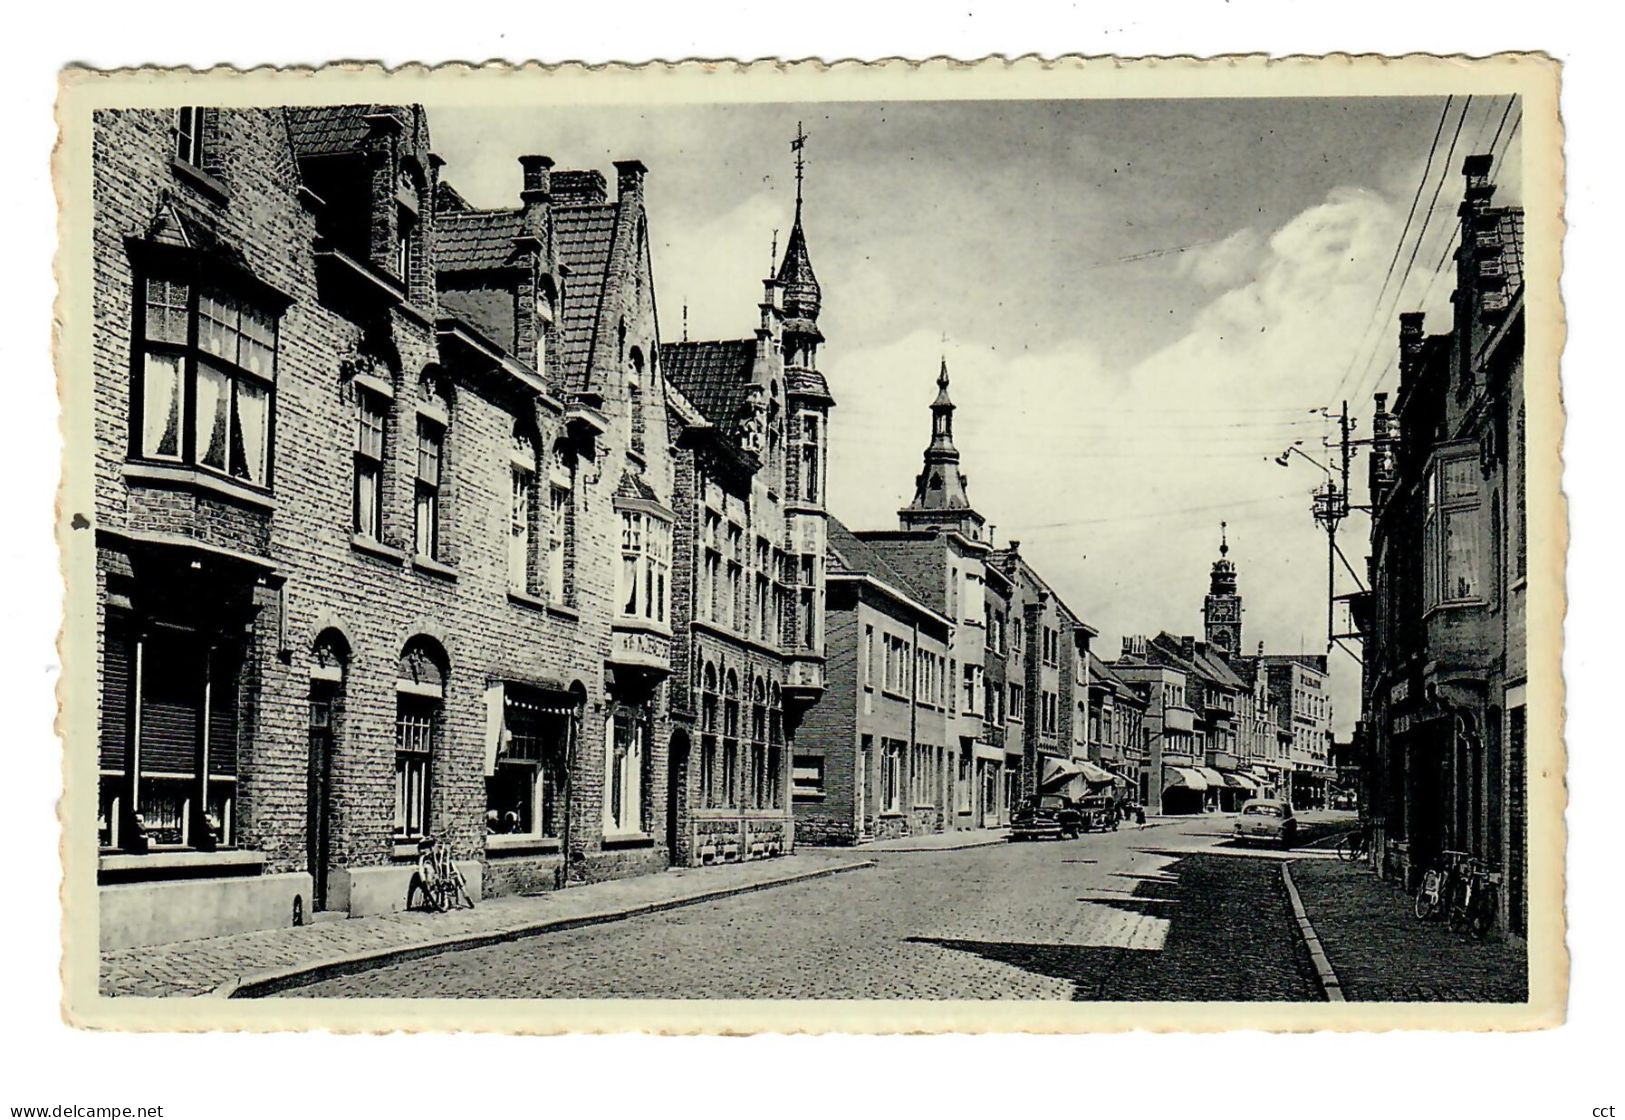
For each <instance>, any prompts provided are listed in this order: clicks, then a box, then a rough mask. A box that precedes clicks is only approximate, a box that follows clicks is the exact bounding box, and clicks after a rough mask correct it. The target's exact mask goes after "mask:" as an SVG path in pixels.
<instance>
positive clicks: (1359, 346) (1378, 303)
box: [1332, 94, 1455, 404]
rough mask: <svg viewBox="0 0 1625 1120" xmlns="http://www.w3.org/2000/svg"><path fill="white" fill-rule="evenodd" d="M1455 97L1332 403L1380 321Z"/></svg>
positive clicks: (1450, 98)
mask: <svg viewBox="0 0 1625 1120" xmlns="http://www.w3.org/2000/svg"><path fill="white" fill-rule="evenodd" d="M1454 100H1455V95H1454V94H1451V95H1450V96H1448V97H1446V98H1445V99H1444V108H1443V109H1441V110H1439V123H1438V125H1437V126H1435V128H1434V130H1433V139H1432V141H1430V142H1429V144H1428V156H1427V161H1426V162H1425V163H1423V165H1422V174H1421V177H1420V178H1418V179H1417V181H1416V191H1415V193H1414V194H1412V195H1411V205H1410V210H1409V211H1408V212H1407V213H1406V215H1405V227H1404V228H1403V229H1402V230H1400V233H1399V240H1398V241H1397V242H1395V244H1394V255H1393V256H1392V257H1391V258H1389V261H1388V268H1387V270H1386V271H1385V272H1384V273H1383V277H1382V287H1381V288H1380V289H1379V290H1378V291H1377V298H1376V300H1375V301H1374V303H1373V305H1372V308H1371V315H1372V318H1371V320H1368V321H1367V323H1366V326H1365V330H1364V331H1362V332H1361V334H1360V337H1359V338H1358V339H1357V340H1356V341H1355V344H1354V349H1353V351H1352V352H1351V353H1350V354H1349V362H1348V366H1347V367H1346V368H1345V369H1344V370H1343V376H1342V377H1340V378H1338V379H1337V389H1336V391H1335V392H1333V394H1332V403H1333V404H1335V403H1336V402H1337V399H1338V398H1339V397H1341V396H1342V393H1343V386H1344V385H1345V384H1347V382H1348V379H1349V375H1350V374H1352V373H1353V372H1354V366H1355V363H1356V361H1358V359H1359V356H1360V353H1361V351H1362V350H1363V349H1364V347H1365V340H1366V336H1367V335H1369V334H1370V333H1371V328H1372V325H1373V323H1374V322H1380V321H1381V317H1380V316H1379V314H1378V312H1380V311H1381V309H1382V297H1383V296H1385V295H1387V294H1388V282H1389V281H1390V280H1391V279H1392V278H1393V275H1394V266H1395V265H1396V264H1398V263H1399V254H1400V253H1401V252H1402V251H1404V248H1405V236H1406V235H1407V234H1408V233H1410V231H1411V223H1412V222H1413V221H1414V220H1415V219H1416V204H1417V203H1418V202H1420V201H1421V199H1422V192H1423V191H1424V190H1426V189H1427V181H1428V175H1429V173H1430V172H1431V171H1432V169H1433V157H1434V155H1435V154H1437V152H1438V149H1439V137H1440V136H1442V135H1444V122H1445V121H1446V120H1447V119H1448V118H1449V116H1450V105H1451V103H1452V102H1453V101H1454Z"/></svg>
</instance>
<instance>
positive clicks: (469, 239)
mask: <svg viewBox="0 0 1625 1120" xmlns="http://www.w3.org/2000/svg"><path fill="white" fill-rule="evenodd" d="M523 232H524V225H523V219H522V215H521V214H520V213H519V211H517V210H453V211H450V212H443V213H439V214H436V215H435V223H434V249H435V268H436V269H437V270H439V271H440V272H459V271H464V270H476V269H487V268H503V267H506V266H508V265H510V264H512V263H513V255H514V252H515V246H514V239H515V238H517V237H519V236H521V235H522V234H523Z"/></svg>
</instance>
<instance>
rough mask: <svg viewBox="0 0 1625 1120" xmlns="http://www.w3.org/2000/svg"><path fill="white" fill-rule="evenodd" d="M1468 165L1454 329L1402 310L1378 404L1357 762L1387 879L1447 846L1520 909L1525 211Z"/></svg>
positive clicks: (1523, 853)
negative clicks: (1494, 880) (1360, 757)
mask: <svg viewBox="0 0 1625 1120" xmlns="http://www.w3.org/2000/svg"><path fill="white" fill-rule="evenodd" d="M1491 171H1492V167H1491V159H1490V157H1489V156H1487V155H1473V156H1469V157H1467V158H1466V160H1465V161H1464V163H1463V165H1462V175H1463V179H1464V194H1463V199H1462V202H1461V205H1460V207H1459V210H1458V215H1459V217H1460V228H1461V234H1460V241H1459V246H1460V247H1459V248H1458V249H1457V250H1456V257H1455V260H1456V288H1455V293H1454V296H1453V303H1454V318H1453V322H1452V323H1451V324H1450V329H1449V330H1448V331H1446V332H1444V333H1442V334H1435V335H1429V334H1427V333H1426V332H1425V329H1424V320H1423V317H1422V315H1421V314H1418V313H1413V314H1406V315H1401V316H1400V325H1399V366H1400V384H1399V390H1398V392H1397V394H1396V395H1395V397H1394V402H1393V408H1392V411H1391V412H1390V411H1389V410H1388V408H1387V395H1386V394H1380V395H1378V396H1377V397H1376V408H1375V416H1374V418H1373V427H1372V438H1373V447H1372V455H1371V465H1370V485H1371V501H1372V505H1373V507H1374V514H1373V518H1372V533H1371V559H1370V574H1371V581H1372V588H1371V593H1370V596H1369V600H1368V602H1367V603H1366V605H1365V608H1366V609H1364V610H1363V612H1362V613H1363V614H1364V616H1365V619H1364V621H1365V626H1364V630H1365V638H1366V657H1365V663H1364V679H1363V688H1364V696H1365V720H1364V721H1363V723H1362V727H1361V736H1362V741H1363V743H1364V744H1365V747H1366V750H1367V752H1368V756H1367V758H1366V760H1365V763H1364V765H1363V766H1362V771H1363V775H1364V778H1365V781H1366V786H1367V789H1366V792H1367V800H1368V802H1369V813H1370V815H1371V818H1372V820H1373V822H1374V824H1375V826H1376V831H1377V850H1378V855H1379V862H1380V864H1381V866H1382V868H1383V870H1384V873H1385V874H1387V875H1390V876H1392V877H1394V878H1396V879H1400V880H1402V881H1403V882H1405V883H1406V885H1407V886H1409V885H1411V884H1412V883H1413V882H1414V880H1415V878H1416V876H1417V875H1418V874H1419V873H1420V872H1421V871H1422V870H1423V869H1425V868H1427V867H1432V866H1436V865H1437V862H1438V860H1439V858H1440V856H1439V853H1440V852H1441V851H1444V850H1454V851H1462V852H1467V853H1469V854H1471V855H1473V856H1476V857H1478V858H1479V859H1480V860H1482V861H1483V862H1484V863H1485V864H1486V865H1487V867H1488V868H1489V870H1490V871H1491V872H1492V873H1495V874H1498V875H1500V876H1501V877H1502V888H1501V902H1502V904H1501V906H1500V907H1499V909H1498V913H1497V916H1496V921H1497V923H1498V925H1499V926H1500V927H1501V928H1502V929H1503V930H1504V931H1506V932H1509V933H1511V934H1512V935H1514V936H1520V937H1521V936H1523V934H1524V932H1525V930H1526V928H1527V921H1528V910H1527V889H1528V888H1527V858H1528V857H1527V846H1528V831H1527V829H1528V825H1527V811H1528V808H1527V780H1528V775H1527V742H1526V740H1525V726H1526V725H1525V704H1526V693H1525V689H1526V684H1527V678H1526V673H1527V664H1528V662H1527V630H1526V627H1527V618H1526V609H1527V607H1526V600H1525V595H1526V592H1527V588H1526V581H1527V574H1528V573H1527V538H1526V513H1525V504H1524V503H1525V497H1524V478H1525V476H1524V463H1525V454H1526V449H1525V431H1524V394H1523V360H1524V354H1523V338H1524V336H1523V331H1524V314H1523V296H1524V270H1523V211H1522V210H1521V209H1519V208H1516V207H1497V206H1493V205H1492V201H1493V198H1494V193H1495V186H1494V183H1493V182H1492V178H1491Z"/></svg>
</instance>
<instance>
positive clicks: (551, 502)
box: [546, 442, 576, 606]
mask: <svg viewBox="0 0 1625 1120" xmlns="http://www.w3.org/2000/svg"><path fill="white" fill-rule="evenodd" d="M575 486H576V469H575V457H574V456H573V455H572V454H571V453H570V451H569V449H568V448H567V447H566V446H565V444H564V443H562V442H560V443H556V444H554V446H553V453H552V455H551V456H549V458H548V466H547V580H546V582H547V591H546V594H547V597H548V600H549V601H550V602H553V603H557V604H559V605H561V606H566V605H569V604H570V603H572V602H573V601H574V598H575V589H574V587H573V586H572V585H571V583H570V573H571V569H572V566H573V564H574V562H575V532H576V528H575Z"/></svg>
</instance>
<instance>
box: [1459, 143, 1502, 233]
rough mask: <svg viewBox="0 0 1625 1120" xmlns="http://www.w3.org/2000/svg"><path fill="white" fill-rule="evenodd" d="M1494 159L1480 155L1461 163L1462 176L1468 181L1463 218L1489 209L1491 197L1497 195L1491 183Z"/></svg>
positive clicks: (1463, 205)
mask: <svg viewBox="0 0 1625 1120" xmlns="http://www.w3.org/2000/svg"><path fill="white" fill-rule="evenodd" d="M1493 159H1494V157H1492V156H1489V155H1483V154H1480V155H1473V156H1468V157H1467V158H1466V159H1464V160H1462V161H1461V174H1462V176H1463V178H1465V179H1466V180H1467V190H1466V194H1465V195H1464V197H1463V201H1462V204H1461V205H1462V216H1463V217H1465V216H1467V215H1468V214H1469V213H1474V214H1476V213H1478V212H1479V211H1482V210H1486V209H1488V208H1489V205H1490V197H1491V196H1492V195H1494V194H1495V184H1494V183H1491V182H1490V164H1491V163H1492V162H1493Z"/></svg>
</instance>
